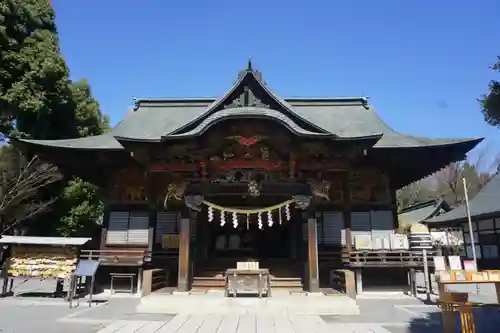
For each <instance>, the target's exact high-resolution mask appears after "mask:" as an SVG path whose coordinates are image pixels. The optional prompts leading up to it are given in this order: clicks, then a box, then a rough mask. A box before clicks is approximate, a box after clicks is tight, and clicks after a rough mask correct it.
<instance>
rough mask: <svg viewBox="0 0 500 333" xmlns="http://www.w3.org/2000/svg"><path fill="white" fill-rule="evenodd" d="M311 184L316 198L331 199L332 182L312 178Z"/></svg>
mask: <svg viewBox="0 0 500 333" xmlns="http://www.w3.org/2000/svg"><path fill="white" fill-rule="evenodd" d="M309 184H310V185H311V190H312V193H313V195H314V197H315V198H316V199H325V200H326V201H330V194H329V193H330V187H331V184H330V182H327V181H326V180H322V181H317V180H311V181H309Z"/></svg>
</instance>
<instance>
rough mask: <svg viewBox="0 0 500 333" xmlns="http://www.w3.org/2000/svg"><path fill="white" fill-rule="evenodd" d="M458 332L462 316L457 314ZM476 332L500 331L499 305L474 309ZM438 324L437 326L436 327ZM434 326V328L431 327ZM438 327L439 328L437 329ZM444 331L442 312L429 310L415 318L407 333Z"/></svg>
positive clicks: (496, 332)
mask: <svg viewBox="0 0 500 333" xmlns="http://www.w3.org/2000/svg"><path fill="white" fill-rule="evenodd" d="M455 320H456V327H457V330H456V332H457V333H458V332H460V327H461V326H460V317H459V314H458V313H456V314H455ZM474 321H475V325H476V333H498V332H500V309H499V308H498V307H484V308H478V309H474ZM436 326H437V327H436ZM431 327H434V329H431ZM436 329H437V330H436ZM424 332H425V333H429V332H443V327H442V321H441V312H429V313H427V314H426V315H425V317H424V316H422V317H418V318H413V319H412V320H411V321H410V324H409V326H408V328H407V329H406V332H405V333H424Z"/></svg>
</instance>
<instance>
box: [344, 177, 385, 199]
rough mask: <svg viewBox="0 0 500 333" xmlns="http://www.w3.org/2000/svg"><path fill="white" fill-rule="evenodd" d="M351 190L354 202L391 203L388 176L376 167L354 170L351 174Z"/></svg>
mask: <svg viewBox="0 0 500 333" xmlns="http://www.w3.org/2000/svg"><path fill="white" fill-rule="evenodd" d="M349 191H350V196H351V197H350V199H351V201H352V202H361V203H380V204H390V203H391V196H390V192H389V191H390V189H389V181H388V178H387V176H386V175H384V174H383V173H382V172H380V171H378V170H375V169H360V170H355V171H352V172H351V173H350V175H349Z"/></svg>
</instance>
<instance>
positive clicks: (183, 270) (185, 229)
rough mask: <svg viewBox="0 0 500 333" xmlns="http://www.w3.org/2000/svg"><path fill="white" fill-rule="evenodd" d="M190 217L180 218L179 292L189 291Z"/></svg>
mask: <svg viewBox="0 0 500 333" xmlns="http://www.w3.org/2000/svg"><path fill="white" fill-rule="evenodd" d="M190 227H191V219H190V218H189V217H184V218H181V223H180V229H181V230H180V239H179V278H178V282H177V290H178V291H181V292H188V291H189V267H190V266H191V265H190V260H189V254H190V253H189V247H190V239H191V232H190Z"/></svg>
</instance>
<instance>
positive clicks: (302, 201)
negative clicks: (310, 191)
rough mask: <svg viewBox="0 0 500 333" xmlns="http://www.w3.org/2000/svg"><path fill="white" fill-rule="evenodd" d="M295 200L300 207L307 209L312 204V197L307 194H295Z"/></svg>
mask: <svg viewBox="0 0 500 333" xmlns="http://www.w3.org/2000/svg"><path fill="white" fill-rule="evenodd" d="M293 201H294V202H295V204H296V205H297V207H298V208H299V209H301V210H306V209H307V208H308V207H309V205H310V204H311V201H312V197H311V196H307V195H295V196H293Z"/></svg>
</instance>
